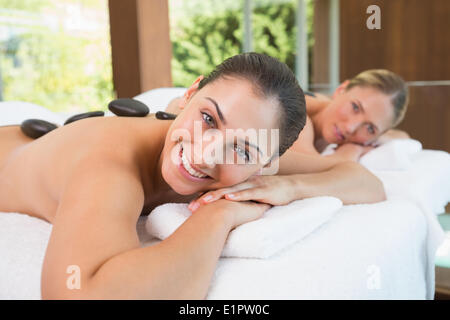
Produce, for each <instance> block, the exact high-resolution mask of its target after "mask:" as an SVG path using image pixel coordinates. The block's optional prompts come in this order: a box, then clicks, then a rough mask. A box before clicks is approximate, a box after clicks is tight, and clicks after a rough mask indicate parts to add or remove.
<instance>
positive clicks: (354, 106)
mask: <svg viewBox="0 0 450 320" xmlns="http://www.w3.org/2000/svg"><path fill="white" fill-rule="evenodd" d="M352 107H353V111H355V112H358V111H359V106H358V105H357V104H356V103H354V102H352Z"/></svg>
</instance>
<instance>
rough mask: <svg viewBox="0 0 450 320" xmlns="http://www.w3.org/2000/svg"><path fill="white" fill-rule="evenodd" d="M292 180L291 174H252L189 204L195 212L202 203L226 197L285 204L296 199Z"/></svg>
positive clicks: (207, 193)
mask: <svg viewBox="0 0 450 320" xmlns="http://www.w3.org/2000/svg"><path fill="white" fill-rule="evenodd" d="M292 184H293V182H292V180H291V179H290V178H289V176H276V175H274V176H252V177H250V178H249V179H248V180H246V181H245V182H242V183H239V184H236V185H234V186H231V187H228V188H223V189H217V190H213V191H209V192H206V193H205V194H203V195H202V196H200V197H199V198H197V199H195V200H193V201H192V202H191V203H190V204H189V209H190V210H191V211H192V212H195V211H196V210H197V209H198V208H199V207H200V206H201V205H204V204H207V203H211V202H214V201H217V200H219V199H222V198H225V199H227V200H233V201H248V200H253V201H256V202H260V203H266V204H270V205H285V204H288V203H290V202H291V201H293V200H294V197H295V194H294V192H293V187H292Z"/></svg>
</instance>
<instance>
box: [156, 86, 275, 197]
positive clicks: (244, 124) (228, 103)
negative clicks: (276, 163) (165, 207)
mask: <svg viewBox="0 0 450 320" xmlns="http://www.w3.org/2000/svg"><path fill="white" fill-rule="evenodd" d="M183 101H184V102H183V103H182V104H181V105H180V108H182V112H181V113H180V114H179V115H178V116H177V118H176V119H175V120H174V122H173V123H172V125H171V127H170V129H169V131H168V134H167V136H166V141H165V145H164V149H163V153H162V155H163V160H162V175H163V177H164V180H165V181H166V182H167V183H168V184H169V185H170V186H171V187H172V189H173V190H174V191H175V192H177V193H179V194H184V195H187V194H194V193H196V192H199V191H206V190H211V189H218V188H223V187H227V186H231V185H234V184H237V183H240V182H243V181H245V180H247V179H248V178H249V177H250V176H252V175H254V174H256V173H258V172H259V170H260V169H261V168H262V167H263V166H264V165H265V164H267V163H268V158H270V157H271V156H272V155H273V154H274V152H275V150H277V148H278V141H276V142H275V143H270V142H271V141H270V139H269V141H268V143H267V139H264V136H262V135H260V131H259V130H260V129H265V130H267V131H266V132H267V135H266V136H267V137H270V136H271V130H272V129H278V123H279V121H278V110H279V107H278V102H277V101H276V100H275V99H266V98H262V97H259V96H258V95H256V94H255V92H254V88H253V85H252V84H251V83H250V82H249V81H248V80H243V79H239V78H226V79H225V78H220V79H218V80H216V81H213V82H212V83H209V84H208V85H206V86H205V87H203V88H202V89H201V90H196V84H195V83H194V85H193V86H192V87H191V88H190V89H189V90H188V91H187V95H186V96H185V98H184V100H183ZM252 134H255V135H253V136H252ZM250 136H252V137H253V138H250ZM254 137H257V139H256V140H255V139H254ZM213 150H214V151H213Z"/></svg>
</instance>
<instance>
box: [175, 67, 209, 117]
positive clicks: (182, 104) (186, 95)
mask: <svg viewBox="0 0 450 320" xmlns="http://www.w3.org/2000/svg"><path fill="white" fill-rule="evenodd" d="M203 78H204V76H203V75H201V76H199V77H198V78H197V79H196V80H195V81H194V83H193V84H192V85H191V86H190V87H189V89H187V90H186V92H185V93H184V95H183V98H182V99H181V100H180V104H179V105H178V107H179V108H180V109H181V110H183V109H184V107H185V106H186V105H187V103H188V102H189V100H190V99H191V97H192V96H193V95H194V94H195V93H196V92H197V90H198V85H199V84H200V81H202V79H203Z"/></svg>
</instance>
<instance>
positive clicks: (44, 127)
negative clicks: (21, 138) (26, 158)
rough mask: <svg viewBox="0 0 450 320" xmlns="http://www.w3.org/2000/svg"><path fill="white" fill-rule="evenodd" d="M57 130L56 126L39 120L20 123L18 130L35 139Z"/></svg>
mask: <svg viewBox="0 0 450 320" xmlns="http://www.w3.org/2000/svg"><path fill="white" fill-rule="evenodd" d="M56 128H58V126H57V125H56V124H53V123H51V122H48V121H44V120H39V119H28V120H25V121H23V122H22V124H21V125H20V129H21V130H22V132H23V133H24V134H25V135H27V136H28V137H30V138H33V139H37V138H39V137H42V136H43V135H44V134H46V133H49V132H50V131H52V130H55V129H56Z"/></svg>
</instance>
